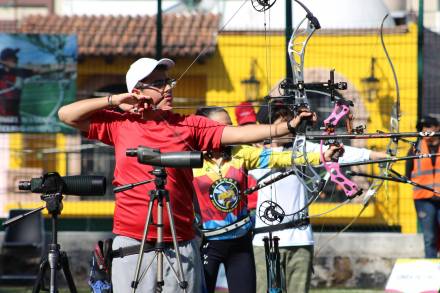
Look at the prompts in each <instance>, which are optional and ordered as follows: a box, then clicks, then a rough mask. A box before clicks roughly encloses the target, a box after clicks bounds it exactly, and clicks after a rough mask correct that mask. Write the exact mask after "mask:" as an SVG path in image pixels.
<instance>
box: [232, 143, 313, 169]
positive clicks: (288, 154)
mask: <svg viewBox="0 0 440 293" xmlns="http://www.w3.org/2000/svg"><path fill="white" fill-rule="evenodd" d="M232 155H233V156H237V157H241V158H242V159H243V161H244V164H245V167H246V169H247V170H252V169H264V168H269V169H271V168H281V167H289V166H291V165H292V151H283V152H281V151H274V150H272V149H270V148H257V147H252V146H240V147H236V148H234V151H233V154H232ZM307 162H308V163H309V164H312V165H315V166H316V165H319V163H320V159H319V153H316V152H314V153H313V152H312V153H307ZM294 163H295V164H296V165H305V164H306V158H305V157H304V156H303V155H298V156H297V158H295V160H294Z"/></svg>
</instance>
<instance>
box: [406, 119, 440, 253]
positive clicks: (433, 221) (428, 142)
mask: <svg viewBox="0 0 440 293" xmlns="http://www.w3.org/2000/svg"><path fill="white" fill-rule="evenodd" d="M416 127H417V131H440V126H439V122H438V120H437V119H436V118H434V117H431V116H425V117H423V118H421V119H420V120H419V121H418V122H417V126H416ZM415 149H416V150H414V149H410V151H409V152H408V155H414V154H415V152H419V153H421V154H435V153H439V152H440V138H439V137H424V138H422V139H421V140H420V141H419V142H418V144H417V145H416V148H415ZM406 176H407V177H408V178H409V179H410V180H412V181H414V182H416V183H419V184H421V185H425V186H428V187H431V188H433V189H434V190H440V160H438V159H437V158H436V157H432V158H426V159H421V160H408V161H406ZM413 197H414V204H415V207H416V211H417V218H418V220H419V223H420V225H421V228H422V231H423V241H424V244H425V257H426V258H437V256H438V249H437V243H438V241H439V226H440V197H439V196H438V195H437V194H435V193H433V192H431V191H429V190H426V189H421V188H418V187H414V188H413Z"/></svg>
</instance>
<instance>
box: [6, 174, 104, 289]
mask: <svg viewBox="0 0 440 293" xmlns="http://www.w3.org/2000/svg"><path fill="white" fill-rule="evenodd" d="M18 189H19V190H29V191H31V192H34V193H41V194H42V195H41V199H42V200H43V201H45V202H46V206H42V207H39V208H36V209H34V210H31V211H29V212H27V213H25V214H22V215H19V216H17V217H14V218H12V219H9V220H7V221H5V222H3V224H2V226H3V227H6V226H8V225H10V224H13V223H14V222H17V221H20V220H21V219H23V218H25V217H26V216H29V215H31V214H33V213H36V212H39V211H41V210H42V209H44V208H46V209H47V211H48V213H49V214H50V215H51V216H52V217H51V218H52V237H51V239H52V242H51V243H50V244H49V245H48V249H47V250H48V251H47V256H45V257H43V258H42V259H41V262H40V266H39V272H38V275H37V278H36V281H35V284H34V288H33V291H32V292H36V293H37V292H40V289H42V290H43V291H49V292H50V293H56V292H58V282H57V271H59V270H62V271H63V273H64V277H65V279H66V282H67V285H68V287H69V290H70V292H71V293H76V292H77V290H76V286H75V283H74V281H73V277H72V273H71V271H70V268H69V262H68V257H67V254H66V252H64V251H61V250H60V245H59V244H58V243H57V240H58V236H57V234H58V223H57V221H58V216H59V215H60V214H61V210H62V209H63V203H62V200H63V194H70V195H80V196H94V195H104V194H105V189H106V179H105V177H104V176H64V177H61V176H60V174H58V173H57V172H49V173H46V174H44V175H43V176H42V177H40V178H32V179H31V180H29V181H20V182H19V183H18ZM48 270H49V271H50V282H49V288H46V286H45V283H44V282H45V281H44V276H45V272H46V271H48Z"/></svg>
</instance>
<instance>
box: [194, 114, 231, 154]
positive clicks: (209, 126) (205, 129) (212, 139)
mask: <svg viewBox="0 0 440 293" xmlns="http://www.w3.org/2000/svg"><path fill="white" fill-rule="evenodd" d="M187 122H188V124H189V125H191V126H192V129H193V137H194V140H195V146H196V147H197V148H198V149H199V150H202V151H205V150H219V149H220V148H221V139H222V134H223V129H224V128H225V127H226V125H223V124H220V123H217V122H215V121H213V120H211V119H208V118H206V117H203V116H197V115H191V116H188V118H187Z"/></svg>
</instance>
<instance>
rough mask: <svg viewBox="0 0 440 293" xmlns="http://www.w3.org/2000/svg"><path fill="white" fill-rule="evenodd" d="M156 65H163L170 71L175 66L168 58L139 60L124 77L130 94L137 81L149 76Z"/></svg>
mask: <svg viewBox="0 0 440 293" xmlns="http://www.w3.org/2000/svg"><path fill="white" fill-rule="evenodd" d="M158 65H164V66H165V67H166V69H170V68H172V67H174V65H175V64H174V61H173V60H171V59H168V58H163V59H160V60H159V61H157V60H156V59H152V58H140V59H138V60H136V61H135V62H134V63H133V64H131V65H130V68H129V69H128V71H127V75H126V77H125V80H126V82H127V90H128V92H129V93H131V91H132V90H133V89H134V87H135V86H136V84H137V83H138V81H140V80H143V79H144V78H146V77H147V76H149V75H150V74H151V72H153V70H154V69H155V68H156V67H157V66H158Z"/></svg>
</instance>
